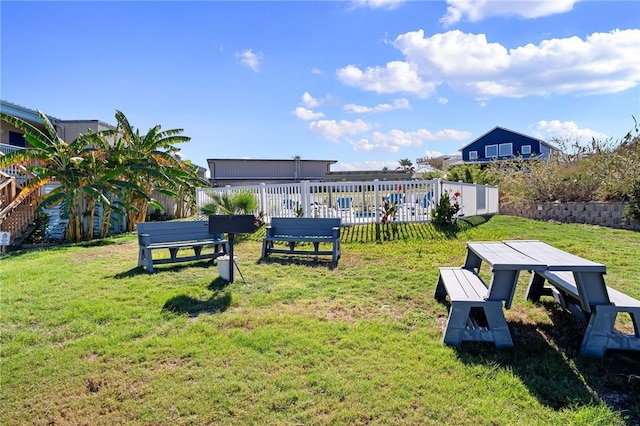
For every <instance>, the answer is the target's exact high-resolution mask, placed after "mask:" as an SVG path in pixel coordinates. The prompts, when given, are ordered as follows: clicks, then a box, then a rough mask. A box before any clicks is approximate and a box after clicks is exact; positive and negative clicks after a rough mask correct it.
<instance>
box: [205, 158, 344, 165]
mask: <svg viewBox="0 0 640 426" xmlns="http://www.w3.org/2000/svg"><path fill="white" fill-rule="evenodd" d="M295 160H296V159H295V158H208V159H207V161H208V162H210V161H243V162H244V161H246V162H252V161H261V162H278V161H288V162H291V161H295ZM298 161H302V162H311V163H329V164H335V163H337V162H338V160H304V159H302V158H299V159H298Z"/></svg>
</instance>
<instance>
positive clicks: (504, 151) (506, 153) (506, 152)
mask: <svg viewBox="0 0 640 426" xmlns="http://www.w3.org/2000/svg"><path fill="white" fill-rule="evenodd" d="M512 155H513V144H512V143H501V144H500V157H511V156H512Z"/></svg>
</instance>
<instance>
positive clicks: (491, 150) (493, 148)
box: [484, 145, 498, 158]
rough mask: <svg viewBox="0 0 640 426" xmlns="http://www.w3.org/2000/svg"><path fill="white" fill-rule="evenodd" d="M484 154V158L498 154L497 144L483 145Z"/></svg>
mask: <svg viewBox="0 0 640 426" xmlns="http://www.w3.org/2000/svg"><path fill="white" fill-rule="evenodd" d="M484 156H485V157H486V158H495V157H497V156H498V145H487V146H485V147H484Z"/></svg>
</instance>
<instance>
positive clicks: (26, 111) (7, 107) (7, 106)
mask: <svg viewBox="0 0 640 426" xmlns="http://www.w3.org/2000/svg"><path fill="white" fill-rule="evenodd" d="M0 110H2V112H4V113H6V114H10V115H13V116H14V117H18V118H21V119H23V120H26V121H31V122H36V123H40V116H38V111H36V110H34V109H30V108H27V107H23V106H22V105H18V104H14V103H13V102H9V101H5V100H0ZM46 116H47V118H49V120H51V121H62V120H60V119H59V118H56V117H53V116H51V115H49V114H46Z"/></svg>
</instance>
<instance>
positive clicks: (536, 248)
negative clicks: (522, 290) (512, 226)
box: [435, 240, 640, 356]
mask: <svg viewBox="0 0 640 426" xmlns="http://www.w3.org/2000/svg"><path fill="white" fill-rule="evenodd" d="M483 262H486V264H487V265H488V266H489V268H490V270H491V281H490V283H489V284H488V285H487V284H485V282H484V281H483V280H482V278H480V276H479V272H480V267H481V265H482V263H483ZM523 270H526V271H530V272H532V276H531V280H530V283H529V286H528V288H527V296H526V297H527V299H529V300H532V301H534V302H537V301H538V300H539V298H540V297H541V296H543V295H553V296H554V298H555V299H556V301H558V302H559V303H560V304H561V305H562V306H564V307H570V306H576V305H577V306H578V307H579V309H578V311H579V312H580V313H581V314H582V316H583V317H584V318H585V319H587V320H588V326H587V330H586V332H585V335H584V337H583V340H582V345H581V347H580V352H581V353H582V354H586V355H596V356H602V355H604V353H605V351H606V350H607V349H627V350H640V330H639V325H640V301H638V300H636V299H633V298H631V297H629V296H627V295H626V294H624V293H621V292H619V291H617V290H615V289H612V288H610V287H607V286H606V284H605V280H604V275H605V273H606V267H605V266H604V265H602V264H600V263H596V262H593V261H590V260H587V259H584V258H582V257H579V256H576V255H574V254H571V253H567V252H565V251H563V250H560V249H558V248H556V247H553V246H550V245H548V244H546V243H543V242H541V241H537V240H534V241H503V242H495V241H494V242H469V243H467V253H466V258H465V263H464V265H463V266H462V267H460V268H440V275H439V277H438V283H437V285H436V292H435V297H436V298H437V299H439V300H443V299H444V298H445V297H447V296H448V297H449V299H450V302H451V308H450V312H449V319H448V320H447V326H446V329H445V333H444V336H443V341H444V342H445V343H447V344H451V345H459V344H460V343H461V342H462V341H464V340H472V341H489V342H494V343H495V344H496V346H513V342H512V340H511V335H510V333H509V330H508V326H506V320H505V318H504V313H503V311H502V307H503V304H504V308H505V309H509V308H510V307H511V303H512V300H513V295H514V293H515V288H516V284H517V281H518V277H519V273H520V271H523ZM545 281H547V282H549V284H551V286H552V287H545V286H544V283H545ZM474 308H475V311H477V310H481V311H483V313H484V314H485V317H486V322H487V324H480V325H479V324H478V322H477V320H476V319H475V318H474V316H475V315H474ZM620 312H627V313H629V315H630V316H631V319H632V322H633V327H634V333H633V334H624V333H619V332H617V331H616V330H615V328H614V324H615V320H616V317H617V314H618V313H620Z"/></svg>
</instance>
